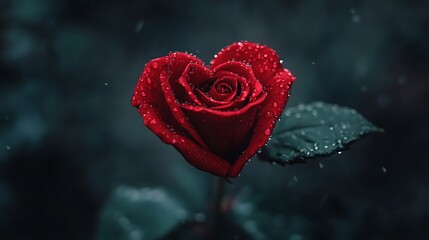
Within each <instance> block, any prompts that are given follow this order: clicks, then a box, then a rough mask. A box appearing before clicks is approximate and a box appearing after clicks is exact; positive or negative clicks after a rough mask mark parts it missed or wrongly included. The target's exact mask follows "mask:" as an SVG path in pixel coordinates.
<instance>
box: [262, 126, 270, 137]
mask: <svg viewBox="0 0 429 240" xmlns="http://www.w3.org/2000/svg"><path fill="white" fill-rule="evenodd" d="M264 134H265V135H267V136H270V134H271V130H270V129H269V128H267V129H265V131H264Z"/></svg>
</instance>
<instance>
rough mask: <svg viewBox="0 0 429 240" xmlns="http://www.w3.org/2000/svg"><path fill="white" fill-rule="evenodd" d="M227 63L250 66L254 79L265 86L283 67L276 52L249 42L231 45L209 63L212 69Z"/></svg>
mask: <svg viewBox="0 0 429 240" xmlns="http://www.w3.org/2000/svg"><path fill="white" fill-rule="evenodd" d="M228 61H236V62H245V63H248V64H250V66H251V68H252V70H253V73H254V74H255V76H256V78H257V79H258V80H259V81H260V82H261V83H262V85H265V82H266V81H268V80H269V79H270V78H272V77H273V76H274V75H275V74H277V73H278V72H280V71H282V69H283V67H282V65H281V63H280V59H279V57H278V56H277V54H276V52H275V51H274V50H273V49H271V48H269V47H266V46H263V45H259V44H256V43H250V42H237V43H233V44H232V45H229V46H227V47H225V48H224V49H222V50H221V51H220V52H219V53H218V54H217V55H216V57H215V58H214V59H213V61H212V62H211V66H210V67H211V68H212V69H214V68H216V67H217V66H219V65H220V64H223V63H226V62H228Z"/></svg>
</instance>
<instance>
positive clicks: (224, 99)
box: [196, 77, 238, 108]
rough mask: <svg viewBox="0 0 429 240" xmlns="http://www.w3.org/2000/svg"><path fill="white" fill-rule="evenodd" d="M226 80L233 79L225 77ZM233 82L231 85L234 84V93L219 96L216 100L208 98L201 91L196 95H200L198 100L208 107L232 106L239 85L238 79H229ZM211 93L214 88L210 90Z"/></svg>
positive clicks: (198, 90) (197, 91)
mask: <svg viewBox="0 0 429 240" xmlns="http://www.w3.org/2000/svg"><path fill="white" fill-rule="evenodd" d="M225 78H231V77H225ZM229 80H231V84H233V87H232V88H233V90H234V92H232V93H230V94H218V96H215V97H217V98H218V99H215V98H213V97H211V96H207V95H206V93H203V92H202V91H201V90H200V89H197V90H196V93H197V95H198V98H199V99H200V100H201V102H203V103H204V104H205V105H206V106H207V107H211V108H213V107H218V106H220V107H222V106H226V105H230V104H231V101H232V100H233V99H234V98H235V96H236V95H237V88H238V83H237V79H235V78H234V79H229ZM210 91H214V90H213V87H212V88H211V89H210Z"/></svg>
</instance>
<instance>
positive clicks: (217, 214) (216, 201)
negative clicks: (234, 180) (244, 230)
mask: <svg viewBox="0 0 429 240" xmlns="http://www.w3.org/2000/svg"><path fill="white" fill-rule="evenodd" d="M224 181H225V179H223V178H222V177H217V178H216V181H215V185H214V198H213V209H212V211H213V212H212V216H213V220H212V221H213V222H212V232H213V234H212V237H213V239H215V240H217V239H220V238H219V237H220V232H221V229H220V228H221V226H222V209H221V208H222V199H223V192H224V187H225V184H224Z"/></svg>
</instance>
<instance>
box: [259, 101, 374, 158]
mask: <svg viewBox="0 0 429 240" xmlns="http://www.w3.org/2000/svg"><path fill="white" fill-rule="evenodd" d="M285 115H286V117H285V118H284V119H283V120H282V121H280V122H279V123H278V124H277V126H276V128H275V129H274V131H273V134H272V139H271V140H270V141H269V142H268V144H267V145H266V146H264V147H263V148H262V150H261V152H260V153H259V154H258V156H259V158H260V159H261V160H264V161H269V162H272V163H278V164H281V165H284V164H294V163H299V162H304V160H305V159H308V158H315V157H322V156H329V155H332V154H335V153H340V151H342V150H344V149H346V148H347V146H348V145H350V144H351V143H353V142H354V141H356V140H358V139H360V138H362V137H364V136H366V135H368V134H370V133H375V132H381V131H382V130H381V129H380V128H377V127H376V126H374V125H373V124H372V123H370V122H368V121H367V120H366V119H365V118H364V117H362V116H361V115H360V114H359V113H358V112H356V111H355V110H353V109H350V108H347V107H340V106H338V105H333V104H327V103H322V102H315V103H311V104H308V105H303V104H301V105H299V106H298V107H292V108H287V110H286V111H285Z"/></svg>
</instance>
